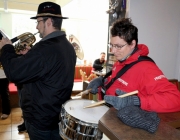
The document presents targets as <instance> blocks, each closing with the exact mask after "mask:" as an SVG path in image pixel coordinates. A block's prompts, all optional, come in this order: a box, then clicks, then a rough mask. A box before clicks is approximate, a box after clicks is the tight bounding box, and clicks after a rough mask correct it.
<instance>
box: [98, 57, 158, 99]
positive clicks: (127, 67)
mask: <svg viewBox="0 0 180 140" xmlns="http://www.w3.org/2000/svg"><path fill="white" fill-rule="evenodd" d="M141 61H151V62H153V63H155V62H154V60H153V59H151V58H150V57H148V56H140V57H139V58H138V60H137V61H135V62H132V63H130V64H127V65H125V66H124V67H123V68H122V69H121V70H120V71H119V72H118V73H117V74H116V76H115V77H114V78H112V79H111V81H110V82H109V83H108V84H107V85H105V86H102V88H101V94H102V98H103V99H104V95H105V94H106V91H107V89H108V88H109V87H110V86H111V85H112V84H113V83H114V81H115V80H116V79H118V78H119V77H121V76H122V75H123V74H124V73H125V72H126V71H127V70H128V69H130V68H131V67H132V66H133V65H135V64H137V63H138V62H141ZM111 74H112V70H111V71H109V72H108V73H107V74H106V75H105V76H104V77H103V83H104V80H105V79H106V78H107V77H109V76H110V75H111Z"/></svg>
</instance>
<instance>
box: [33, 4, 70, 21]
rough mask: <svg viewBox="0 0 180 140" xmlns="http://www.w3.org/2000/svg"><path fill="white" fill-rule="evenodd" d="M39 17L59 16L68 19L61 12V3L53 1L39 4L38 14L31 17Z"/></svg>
mask: <svg viewBox="0 0 180 140" xmlns="http://www.w3.org/2000/svg"><path fill="white" fill-rule="evenodd" d="M38 17H58V18H62V19H67V17H63V16H62V14H61V7H60V5H58V4H56V3H53V2H43V3H41V4H40V5H39V7H38V11H37V15H36V16H35V17H31V18H30V19H37V18H38Z"/></svg>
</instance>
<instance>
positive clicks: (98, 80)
mask: <svg viewBox="0 0 180 140" xmlns="http://www.w3.org/2000/svg"><path fill="white" fill-rule="evenodd" d="M102 85H103V77H102V76H100V77H98V78H94V79H93V80H92V81H91V82H90V83H89V84H88V86H87V89H91V91H90V92H91V93H92V94H96V93H97V92H98V87H99V86H102Z"/></svg>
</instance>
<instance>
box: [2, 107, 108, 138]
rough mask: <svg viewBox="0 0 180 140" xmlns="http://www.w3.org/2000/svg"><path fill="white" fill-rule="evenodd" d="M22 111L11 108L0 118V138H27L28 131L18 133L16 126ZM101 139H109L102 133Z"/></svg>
mask: <svg viewBox="0 0 180 140" xmlns="http://www.w3.org/2000/svg"><path fill="white" fill-rule="evenodd" d="M22 122H23V118H22V111H21V109H20V108H12V109H11V114H10V115H9V117H8V118H7V119H5V120H1V119H0V140H29V136H28V133H26V132H24V133H18V130H17V126H18V125H19V124H22ZM102 140H109V139H108V138H107V137H106V136H105V135H103V139H102Z"/></svg>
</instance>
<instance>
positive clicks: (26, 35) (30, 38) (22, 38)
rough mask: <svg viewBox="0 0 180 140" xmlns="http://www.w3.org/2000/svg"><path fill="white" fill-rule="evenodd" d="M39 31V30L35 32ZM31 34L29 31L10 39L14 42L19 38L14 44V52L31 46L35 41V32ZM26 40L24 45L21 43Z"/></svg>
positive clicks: (0, 66)
mask: <svg viewBox="0 0 180 140" xmlns="http://www.w3.org/2000/svg"><path fill="white" fill-rule="evenodd" d="M37 33H39V32H37ZM37 33H35V34H32V33H30V32H26V33H23V34H21V35H19V36H17V37H15V38H13V39H11V42H12V43H14V42H16V41H18V40H20V41H19V42H18V43H17V44H15V45H14V49H15V51H16V53H17V54H18V53H19V52H20V50H24V49H26V46H32V44H33V43H34V42H35V41H36V38H35V35H36V34H37ZM24 42H26V45H22V43H24ZM0 68H1V69H2V68H3V67H2V65H1V64H0Z"/></svg>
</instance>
